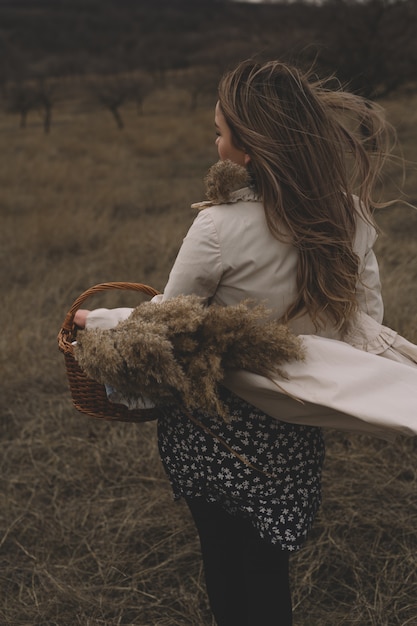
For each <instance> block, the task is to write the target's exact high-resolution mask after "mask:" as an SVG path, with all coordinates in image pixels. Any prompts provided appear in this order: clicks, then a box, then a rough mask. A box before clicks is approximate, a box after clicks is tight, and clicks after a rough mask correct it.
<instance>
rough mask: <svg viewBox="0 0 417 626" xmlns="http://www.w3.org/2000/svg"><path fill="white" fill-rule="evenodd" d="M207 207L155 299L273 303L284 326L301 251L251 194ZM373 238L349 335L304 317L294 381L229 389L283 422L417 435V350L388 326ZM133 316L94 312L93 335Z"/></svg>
mask: <svg viewBox="0 0 417 626" xmlns="http://www.w3.org/2000/svg"><path fill="white" fill-rule="evenodd" d="M208 204H209V206H207V203H204V209H203V210H201V211H200V212H199V214H198V215H197V217H196V219H195V221H194V223H193V224H192V226H191V228H190V230H189V231H188V234H187V236H186V237H185V239H184V241H183V244H182V246H181V249H180V251H179V254H178V256H177V259H176V261H175V263H174V266H173V268H172V270H171V273H170V276H169V279H168V283H167V285H166V287H165V289H164V293H163V295H160V296H156V297H155V298H154V300H155V301H157V302H163V300H166V299H169V298H173V297H175V296H177V295H180V294H182V295H189V294H196V295H198V296H200V297H201V298H202V299H203V300H204V301H205V302H207V303H208V304H211V303H216V304H219V305H223V306H227V305H233V304H237V303H238V302H240V301H241V300H242V299H247V298H249V299H253V300H256V301H258V302H259V301H263V302H265V304H266V305H267V306H268V308H270V309H271V311H272V315H273V316H274V317H276V318H277V319H279V318H280V317H281V316H282V315H283V313H284V312H285V310H286V309H287V307H288V305H289V304H290V303H291V302H292V301H293V300H294V297H295V293H296V266H297V252H296V250H295V249H294V248H293V247H292V246H291V245H290V244H286V243H282V242H280V241H277V240H276V239H275V238H274V237H273V236H272V235H271V233H270V231H269V229H268V226H267V224H266V220H265V215H264V210H263V206H262V204H261V202H259V201H258V200H257V198H256V196H255V195H254V193H253V192H252V191H251V190H250V189H249V188H244V189H240V190H238V191H236V192H232V193H231V195H230V202H228V203H226V204H221V205H210V203H208ZM375 239H376V233H375V230H374V229H373V227H372V226H371V225H370V224H368V223H367V222H366V220H364V219H362V218H361V217H358V227H357V234H356V239H355V243H354V248H355V252H356V253H357V254H358V256H359V259H360V281H359V283H358V286H357V294H358V301H359V305H360V313H359V314H358V316H357V319H356V321H355V324H353V325H352V328H351V330H350V332H349V334H348V335H347V336H344V337H343V338H342V337H341V336H340V334H339V333H338V332H337V331H336V330H335V329H334V327H332V325H331V324H329V325H328V326H327V327H326V328H324V329H323V330H321V331H320V333H319V334H315V330H314V327H313V324H312V322H311V320H310V319H309V318H308V316H307V315H306V316H304V317H302V318H300V319H298V320H296V321H295V322H293V323H292V324H291V328H292V330H293V331H294V332H295V333H297V334H298V335H301V336H302V338H303V341H304V344H305V348H306V359H305V361H304V362H296V363H289V364H287V367H286V372H287V374H288V379H287V380H281V379H279V380H278V379H276V380H274V379H271V380H270V379H268V378H264V377H261V376H258V375H255V374H252V373H250V372H243V371H235V372H229V374H228V376H227V378H226V380H225V381H224V383H225V386H226V387H228V388H229V389H230V390H231V391H233V392H234V393H236V394H237V395H239V396H240V397H242V398H243V399H245V400H247V401H248V402H250V403H251V404H253V405H254V406H257V407H258V408H260V409H261V410H263V411H265V412H266V413H267V414H269V415H271V416H273V417H275V418H277V419H280V420H283V421H289V422H294V423H301V424H308V425H312V426H313V425H314V426H323V427H331V428H336V429H340V430H347V431H354V432H359V433H365V434H371V435H375V436H378V437H383V438H386V439H390V438H392V437H393V436H395V434H398V433H401V434H405V435H416V434H417V347H416V346H414V345H413V344H411V343H410V342H407V341H406V340H405V339H404V338H402V337H399V336H398V335H397V333H395V332H394V331H392V330H391V329H388V328H386V327H384V326H382V325H381V321H382V317H383V304H382V298H381V286H380V279H379V272H378V264H377V260H376V258H375V255H374V252H373V250H372V247H373V244H374V242H375ZM129 313H130V309H113V310H111V311H110V310H107V309H99V310H96V311H94V312H92V313H90V314H89V316H88V318H87V328H92V327H101V328H109V327H111V326H113V325H115V324H116V323H117V322H118V321H120V320H121V319H125V317H126V316H128V315H129ZM342 339H343V340H342ZM381 356H382V357H388V358H381Z"/></svg>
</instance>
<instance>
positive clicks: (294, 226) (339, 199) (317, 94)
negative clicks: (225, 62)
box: [219, 61, 392, 328]
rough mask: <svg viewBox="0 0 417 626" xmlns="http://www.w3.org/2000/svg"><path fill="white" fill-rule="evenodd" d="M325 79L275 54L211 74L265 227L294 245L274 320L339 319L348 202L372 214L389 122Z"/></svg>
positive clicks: (346, 287)
mask: <svg viewBox="0 0 417 626" xmlns="http://www.w3.org/2000/svg"><path fill="white" fill-rule="evenodd" d="M326 84H328V83H326V82H325V81H319V80H317V79H315V80H312V79H310V76H309V75H308V74H307V73H303V72H302V71H301V70H299V69H297V68H295V67H292V66H289V65H286V64H284V63H281V62H278V61H270V62H268V63H265V64H258V63H256V62H252V61H246V62H243V63H240V64H239V65H238V66H237V67H236V68H235V69H234V70H232V71H230V72H228V73H226V74H225V75H224V76H223V78H222V79H221V81H220V85H219V106H220V108H221V111H222V113H223V115H224V117H225V120H226V122H227V123H228V125H229V127H230V129H231V132H232V138H233V142H234V143H235V144H236V146H237V147H239V148H241V149H244V150H245V151H246V153H247V154H248V155H249V156H250V165H249V167H250V170H251V173H252V175H253V178H254V184H255V186H256V188H257V190H258V192H259V194H260V196H261V198H262V201H263V204H264V209H265V215H266V219H267V223H268V226H269V229H270V230H271V232H272V234H273V235H274V236H275V237H276V238H277V239H280V240H286V241H290V242H291V243H292V244H293V245H294V246H295V247H296V248H297V249H298V251H299V260H298V273H297V286H298V296H297V298H296V300H295V302H293V303H292V305H291V306H290V307H289V309H288V310H287V312H286V315H285V318H284V321H289V320H291V319H293V318H295V317H297V316H299V315H302V314H303V313H305V312H306V311H307V312H308V314H309V315H310V317H311V319H312V320H313V322H314V324H315V325H316V328H318V327H320V326H321V325H323V324H325V323H326V320H328V319H331V320H332V322H333V323H334V324H335V325H336V327H337V328H343V327H344V326H345V324H346V323H347V322H348V321H349V320H350V319H351V317H352V316H353V314H354V313H355V311H356V310H357V298H356V287H357V283H358V280H359V259H358V257H357V255H356V254H355V252H354V250H353V241H354V237H355V232H356V221H357V213H358V206H360V207H361V209H360V211H361V213H362V214H363V216H364V217H365V219H366V220H368V221H369V222H370V223H373V218H372V211H373V208H374V206H375V202H374V201H373V199H372V194H373V190H374V187H375V183H376V181H377V179H378V176H379V173H380V171H381V168H382V164H383V161H384V156H385V155H386V154H387V152H388V146H389V143H390V136H391V131H392V129H391V127H390V125H388V124H387V123H386V122H385V120H384V117H383V113H382V110H381V109H380V108H379V107H378V106H376V105H375V104H374V103H372V102H369V101H367V100H365V99H363V98H361V97H359V96H355V95H354V94H351V93H348V92H345V91H343V90H341V89H339V90H331V89H328V88H326ZM341 114H342V115H341ZM353 117H354V118H355V119H356V120H357V124H356V129H355V128H353V127H352V118H353ZM354 194H357V195H358V196H359V200H360V205H358V203H357V202H356V205H355V200H354V197H353V195H354Z"/></svg>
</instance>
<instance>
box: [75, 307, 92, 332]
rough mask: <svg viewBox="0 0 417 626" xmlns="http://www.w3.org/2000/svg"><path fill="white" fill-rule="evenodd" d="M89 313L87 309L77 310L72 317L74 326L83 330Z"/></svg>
mask: <svg viewBox="0 0 417 626" xmlns="http://www.w3.org/2000/svg"><path fill="white" fill-rule="evenodd" d="M89 313H90V311H89V310H88V309H78V311H77V312H76V314H75V315H74V324H75V325H76V326H78V328H85V324H86V322H87V315H88V314H89Z"/></svg>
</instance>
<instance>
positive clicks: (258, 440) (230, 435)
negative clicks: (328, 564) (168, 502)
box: [158, 392, 324, 551]
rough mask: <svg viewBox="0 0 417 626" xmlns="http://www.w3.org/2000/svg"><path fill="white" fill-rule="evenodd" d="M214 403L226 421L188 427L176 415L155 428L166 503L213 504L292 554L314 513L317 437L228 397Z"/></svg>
mask: <svg viewBox="0 0 417 626" xmlns="http://www.w3.org/2000/svg"><path fill="white" fill-rule="evenodd" d="M222 400H223V401H225V402H226V404H227V406H228V410H229V413H230V415H231V417H230V418H229V419H228V420H227V421H226V420H224V419H222V418H220V417H213V416H208V415H206V414H204V413H199V412H194V413H193V414H192V416H191V417H192V418H193V419H191V418H190V415H187V413H186V412H184V411H183V410H182V409H180V408H176V407H174V408H172V407H170V409H169V410H166V411H165V412H164V414H163V415H161V417H160V418H159V420H158V443H159V451H160V455H161V459H162V463H163V465H164V467H165V471H166V473H167V475H168V477H169V480H170V482H171V485H172V489H173V494H174V498H175V499H178V498H181V497H191V498H192V497H197V496H202V497H204V498H205V499H206V500H207V501H208V502H217V503H219V504H220V505H221V506H223V507H224V509H225V510H227V511H228V512H229V513H231V514H233V515H239V516H245V517H246V518H248V519H249V520H250V521H251V523H252V524H253V526H254V527H255V528H256V529H257V531H258V532H259V535H260V536H261V537H262V538H264V539H266V540H268V541H270V542H271V543H274V544H279V545H280V546H281V548H282V549H284V550H289V551H295V550H298V549H299V548H300V547H301V546H302V544H303V542H304V541H305V539H306V537H307V534H308V532H309V530H310V528H311V526H312V523H313V520H314V517H315V515H316V512H317V510H318V508H319V506H320V500H321V488H320V486H321V470H322V465H323V461H324V442H323V437H322V433H321V429H320V428H315V427H310V426H300V425H296V424H289V423H286V422H280V421H278V420H276V419H274V418H272V417H269V416H268V415H265V414H264V413H262V412H261V411H259V410H258V409H256V408H255V407H253V406H252V405H250V404H248V403H246V402H245V401H244V400H242V399H240V398H238V397H237V396H235V395H233V394H231V393H230V392H224V395H223V397H222ZM198 422H199V423H198Z"/></svg>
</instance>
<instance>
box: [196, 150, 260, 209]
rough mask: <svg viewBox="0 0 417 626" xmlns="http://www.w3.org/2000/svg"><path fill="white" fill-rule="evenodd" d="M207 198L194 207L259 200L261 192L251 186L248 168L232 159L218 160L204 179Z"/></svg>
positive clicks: (201, 207) (200, 207)
mask: <svg viewBox="0 0 417 626" xmlns="http://www.w3.org/2000/svg"><path fill="white" fill-rule="evenodd" d="M204 182H205V186H206V197H207V200H205V201H204V202H196V203H195V204H192V205H191V207H192V208H193V209H198V210H201V209H205V208H207V207H210V206H214V205H216V204H231V203H235V202H239V201H242V200H243V201H246V202H250V201H259V200H260V198H259V194H258V193H257V192H256V190H255V189H254V188H253V186H251V180H250V174H249V172H248V171H247V169H246V168H244V167H242V166H241V165H237V164H236V163H233V162H232V161H218V162H217V163H215V164H214V165H212V167H211V168H210V169H209V171H208V172H207V175H206V177H205V179H204Z"/></svg>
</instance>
